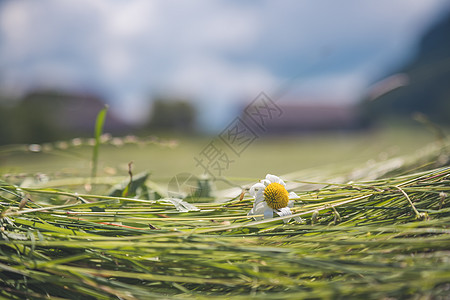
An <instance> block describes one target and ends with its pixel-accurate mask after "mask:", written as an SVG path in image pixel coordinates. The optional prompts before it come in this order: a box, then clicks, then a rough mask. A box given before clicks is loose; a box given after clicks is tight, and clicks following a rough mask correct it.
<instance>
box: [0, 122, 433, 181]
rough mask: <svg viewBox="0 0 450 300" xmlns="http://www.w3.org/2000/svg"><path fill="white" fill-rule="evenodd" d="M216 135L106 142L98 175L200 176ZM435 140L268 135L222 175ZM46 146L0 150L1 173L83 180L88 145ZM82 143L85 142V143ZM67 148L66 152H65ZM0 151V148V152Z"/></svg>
mask: <svg viewBox="0 0 450 300" xmlns="http://www.w3.org/2000/svg"><path fill="white" fill-rule="evenodd" d="M214 138H215V137H176V138H165V137H160V138H159V139H157V141H159V142H158V143H151V142H147V143H144V142H143V143H136V142H128V143H125V144H124V145H120V146H116V145H111V143H105V144H103V145H102V146H101V149H100V157H99V160H100V162H99V164H100V167H99V171H100V173H99V174H100V175H102V174H103V175H122V176H127V172H128V163H129V162H133V168H134V170H135V172H142V171H149V172H150V173H151V174H152V175H151V176H152V178H153V179H154V180H155V181H158V182H167V181H168V179H170V178H171V177H173V176H175V175H176V174H178V173H182V172H189V173H194V174H195V175H200V174H201V173H202V169H201V168H200V167H197V166H196V162H195V160H194V158H195V157H197V156H199V153H200V152H201V151H202V150H203V149H204V148H205V147H206V146H207V145H208V143H209V142H210V141H212V140H214ZM433 141H435V136H434V135H433V134H432V133H430V132H429V131H428V130H426V129H425V128H422V127H416V128H401V127H397V128H395V129H389V128H380V129H378V130H372V131H361V132H347V133H327V134H318V135H298V136H281V137H275V136H269V137H261V138H259V139H257V140H256V141H254V142H253V143H251V144H250V145H249V146H248V148H247V149H245V151H243V153H242V155H241V156H240V157H237V156H233V157H231V158H232V159H233V160H234V162H233V163H231V164H230V165H229V168H227V169H226V170H224V171H223V175H224V176H227V177H248V178H260V177H261V176H264V175H265V174H267V173H274V174H286V173H291V172H296V171H299V170H303V169H318V168H322V169H323V168H335V167H337V166H339V167H350V168H351V167H354V166H360V165H361V164H365V163H370V162H373V161H380V160H386V159H388V158H390V157H393V156H399V155H404V154H409V153H413V152H414V151H417V150H419V149H421V148H422V147H423V146H424V145H426V144H428V143H431V142H433ZM60 144H61V143H53V144H50V146H49V148H50V147H51V148H50V149H51V150H48V151H45V145H43V147H42V149H43V151H40V152H30V151H27V150H28V148H27V145H22V146H11V147H5V148H4V150H3V154H2V153H1V152H0V170H2V172H3V174H5V173H14V174H18V173H27V174H32V173H48V174H52V173H55V172H56V173H58V172H59V173H67V174H69V175H70V176H74V175H79V176H87V175H89V172H90V170H91V159H92V147H91V146H85V145H83V144H82V145H80V146H73V145H72V143H71V141H68V142H67V143H63V148H62V149H60V148H61V147H60V146H61V145H60ZM84 144H86V143H84ZM65 147H67V149H66V148H65ZM0 151H1V150H0Z"/></svg>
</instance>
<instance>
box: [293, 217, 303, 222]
mask: <svg viewBox="0 0 450 300" xmlns="http://www.w3.org/2000/svg"><path fill="white" fill-rule="evenodd" d="M294 220H295V221H297V222H299V223H303V219H302V218H300V217H294Z"/></svg>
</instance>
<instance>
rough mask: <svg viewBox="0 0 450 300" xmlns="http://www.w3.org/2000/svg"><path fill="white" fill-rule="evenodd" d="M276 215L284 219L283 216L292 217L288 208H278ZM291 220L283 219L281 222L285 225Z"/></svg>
mask: <svg viewBox="0 0 450 300" xmlns="http://www.w3.org/2000/svg"><path fill="white" fill-rule="evenodd" d="M276 213H277V214H278V215H279V216H280V217H285V216H290V215H292V212H291V209H290V208H289V207H283V208H280V209H279V210H278V211H276ZM290 220H291V219H284V220H283V222H284V223H287V222H289V221H290Z"/></svg>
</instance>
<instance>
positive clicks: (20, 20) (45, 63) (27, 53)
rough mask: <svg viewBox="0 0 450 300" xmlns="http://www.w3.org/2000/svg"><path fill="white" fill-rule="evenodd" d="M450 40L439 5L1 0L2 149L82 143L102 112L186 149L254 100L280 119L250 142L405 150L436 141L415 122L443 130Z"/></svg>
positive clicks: (121, 129)
mask: <svg viewBox="0 0 450 300" xmlns="http://www.w3.org/2000/svg"><path fill="white" fill-rule="evenodd" d="M449 36H450V2H449V1H448V0H427V1H423V0H395V1H392V0H378V1H358V0H345V1H333V0H321V1H282V2H279V1H278V2H277V1H206V0H205V1H189V2H175V1H148V0H129V1H120V0H114V1H111V0H98V1H89V0H77V1H58V0H41V1H26V0H14V1H12V0H11V1H8V0H3V1H0V144H2V145H7V144H18V143H27V144H31V143H46V142H54V141H59V140H69V139H73V138H77V137H89V136H92V135H93V130H94V123H95V118H96V116H97V113H98V112H99V110H100V109H101V108H102V107H104V105H105V104H108V105H109V107H110V109H109V111H108V115H107V120H106V123H105V131H106V132H108V133H111V134H112V135H113V136H125V135H128V134H133V135H138V136H146V135H149V134H157V135H159V136H163V137H164V136H170V137H178V138H180V139H181V140H182V139H185V138H186V136H187V137H191V138H190V139H189V141H190V142H191V141H192V140H193V139H195V138H199V137H200V136H209V137H214V136H218V135H220V133H221V132H223V130H224V129H226V128H228V127H227V126H229V124H230V122H232V120H234V119H235V118H236V117H238V116H243V115H244V114H245V113H244V112H245V109H246V108H247V107H248V105H249V104H250V103H252V101H253V100H254V99H255V98H256V97H257V96H258V95H260V93H261V92H263V93H265V94H266V95H267V96H268V97H269V98H270V99H271V100H272V101H273V102H274V103H276V105H277V107H278V108H279V109H280V111H281V112H282V114H281V117H280V118H277V119H274V120H271V122H269V123H267V124H266V126H267V128H265V129H267V130H265V131H264V134H261V133H258V137H259V138H261V137H262V136H264V137H265V138H267V139H271V138H274V137H276V138H278V139H280V138H281V139H283V137H284V136H287V138H285V139H284V140H283V141H282V142H280V143H279V144H284V145H289V143H294V142H295V141H296V142H297V143H300V144H303V145H305V144H310V145H313V146H311V149H309V150H310V152H317V149H318V148H319V147H323V148H325V149H324V153H321V158H320V159H321V161H323V160H325V161H330V162H331V161H333V160H335V159H337V157H335V156H333V155H328V156H327V155H325V154H326V149H329V148H328V147H327V146H324V145H321V144H314V143H313V142H311V139H315V137H316V136H319V135H320V136H328V137H333V138H331V140H332V144H333V145H335V146H336V145H342V147H341V148H339V149H337V150H336V151H334V153H341V152H342V153H348V149H349V148H348V147H350V148H351V149H353V146H354V144H351V143H350V144H349V142H348V141H350V138H349V136H350V135H351V136H357V137H358V138H357V139H356V141H355V142H354V143H356V144H358V145H361V146H362V145H367V141H368V140H374V139H375V140H376V138H377V136H376V134H377V133H376V130H377V128H382V127H391V126H394V127H395V128H398V127H396V126H402V127H401V128H402V129H399V130H398V131H395V130H396V129H394V130H393V131H392V132H390V133H386V135H387V136H389V139H387V140H388V141H389V142H386V143H387V144H389V143H390V142H392V141H398V140H401V139H402V138H405V139H406V138H407V137H408V138H409V139H407V141H406V142H405V143H403V144H401V145H400V146H399V147H405V148H408V147H410V146H411V145H413V144H414V145H417V144H420V143H425V142H427V141H430V140H433V138H434V137H433V136H432V137H429V136H430V135H429V134H421V133H420V130H418V129H417V128H418V127H417V126H422V125H423V124H425V125H427V126H428V125H430V124H432V125H431V127H433V126H434V128H435V129H434V131H436V126H437V127H439V128H441V127H442V128H445V127H447V126H448V125H449V123H450V39H449V38H448V37H449ZM399 124H400V125H399ZM405 124H406V125H405ZM418 124H422V125H418ZM436 124H437V125H436ZM404 126H406V127H408V128H413V129H411V130H409V129H408V130H406V131H405V129H404ZM411 126H412V127H411ZM414 126H416V127H414ZM422 127H423V126H422ZM428 127H430V126H428ZM431 131H433V130H431ZM437 131H439V130H437ZM429 133H430V132H429ZM433 134H436V132H434V133H431V135H433ZM411 135H414V138H413V139H411ZM421 137H423V138H421ZM262 141H263V139H258V140H257V141H256V142H255V145H259V144H258V143H263V142H262ZM202 143H203V144H202V146H200V147H199V148H198V147H196V146H192V148H190V149H189V151H187V152H183V155H185V154H186V153H191V154H189V155H190V156H191V157H192V156H194V155H196V153H201V151H202V149H203V148H202V147H203V146H204V145H205V143H207V141H206V142H205V140H202ZM169 144H170V143H169ZM295 145H297V144H295ZM295 145H291V148H290V149H291V150H290V151H293V153H292V155H294V153H303V152H298V151H300V150H299V149H297V148H295ZM327 145H329V144H327ZM349 145H351V146H349ZM374 145H376V144H374ZM378 145H381V146H380V147H383V148H384V147H385V146H384V145H385V144H383V143H381V144H380V143H378ZM266 146H267V145H266ZM266 146H265V145H262V144H261V145H259V146H258V147H261V149H264V147H266ZM272 146H273V145H272ZM297 146H298V145H297ZM267 147H269V146H267ZM273 147H274V146H273ZM271 149H272V148H271ZM302 149H303V148H302ZM272 150H273V152H274V153H277V151H278V152H280V151H281V150H280V149H279V148H273V149H272ZM297 150H298V151H297ZM303 150H304V149H303ZM286 151H287V150H286ZM319 152H320V151H319ZM128 153H130V152H128ZM266 153H268V152H266ZM270 153H272V152H270ZM328 154H329V153H328ZM158 155H163V154H161V153H160V154H158ZM180 155H181V154H180ZM264 155H265V154H261V159H263V157H264ZM129 157H131V159H130V160H132V159H133V155H131V154H129V155H128V156H127V158H128V159H129ZM175 157H176V155H175ZM324 157H325V158H324ZM127 158H125V159H127ZM20 159H22V158H20ZM189 159H190V163H192V159H191V158H189ZM180 160H182V161H184V160H186V158H185V157H184V156H182V155H181V159H180ZM6 161H7V160H6V159H3V160H1V162H2V163H3V164H4V165H8V164H11V165H12V164H14V163H17V161H14V159H13V157H8V163H7V162H6ZM305 161H306V160H305ZM241 163H242V164H245V160H241ZM181 164H182V165H183V163H181ZM311 164H314V160H312V162H311ZM252 166H254V163H249V165H248V166H246V167H245V168H247V169H248V168H252ZM186 167H187V165H186ZM273 167H274V168H276V165H274V166H273ZM297 167H298V166H297ZM281 171H288V170H286V169H283V170H280V172H281ZM261 172H263V171H261ZM258 174H259V173H258Z"/></svg>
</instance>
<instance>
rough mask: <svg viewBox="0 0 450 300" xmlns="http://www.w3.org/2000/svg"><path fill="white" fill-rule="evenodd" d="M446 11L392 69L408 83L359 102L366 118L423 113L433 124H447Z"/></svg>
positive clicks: (449, 25) (449, 21)
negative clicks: (411, 52)
mask: <svg viewBox="0 0 450 300" xmlns="http://www.w3.org/2000/svg"><path fill="white" fill-rule="evenodd" d="M449 37H450V14H449V15H447V16H446V17H445V18H443V19H442V20H441V21H440V22H439V23H438V24H436V25H435V26H434V27H433V28H431V29H430V30H429V31H428V32H427V33H426V34H425V35H424V36H423V37H422V39H421V41H420V44H419V51H418V54H417V55H416V57H415V58H414V59H413V60H412V61H411V62H410V63H408V64H407V65H406V66H404V67H402V68H400V69H398V70H395V71H394V72H393V73H397V74H404V76H405V77H406V78H407V81H408V83H407V84H406V85H405V86H402V87H399V88H397V89H394V90H392V91H390V92H388V93H386V94H384V95H381V96H380V97H378V98H377V99H374V100H372V101H371V100H369V99H367V100H366V101H363V102H362V105H361V107H362V114H363V118H364V119H365V120H366V122H368V123H370V124H373V123H376V122H378V121H380V120H383V119H385V118H411V116H412V115H414V114H415V113H421V114H423V115H425V116H426V117H427V118H428V119H429V120H431V121H432V122H434V123H436V124H441V125H446V126H448V125H450V38H449Z"/></svg>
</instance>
